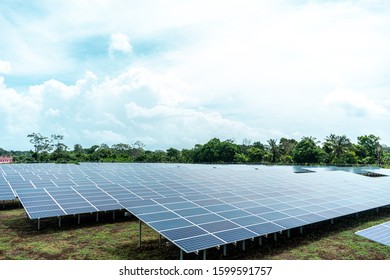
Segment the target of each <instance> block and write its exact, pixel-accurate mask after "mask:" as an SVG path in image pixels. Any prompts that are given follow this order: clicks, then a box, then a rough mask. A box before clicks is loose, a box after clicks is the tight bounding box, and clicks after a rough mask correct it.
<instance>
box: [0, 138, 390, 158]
mask: <svg viewBox="0 0 390 280" xmlns="http://www.w3.org/2000/svg"><path fill="white" fill-rule="evenodd" d="M27 137H28V138H29V139H30V143H31V144H33V147H34V150H31V151H6V150H4V149H1V148H0V155H12V156H13V157H14V161H15V162H57V163H67V162H74V163H76V162H181V163H264V164H327V165H328V164H332V165H356V164H379V165H390V148H389V147H387V146H386V145H383V144H381V143H380V142H379V141H380V138H379V137H378V136H375V135H372V134H370V135H363V136H359V137H358V138H357V143H353V142H352V141H351V140H350V139H349V138H348V137H347V136H345V135H341V136H340V135H334V134H330V135H329V136H327V137H326V138H325V139H324V142H323V143H322V144H321V143H320V142H319V141H317V140H316V139H315V138H314V137H302V139H301V140H300V141H296V140H294V139H287V138H281V139H280V140H279V141H278V139H269V140H268V141H267V143H265V144H263V143H261V142H259V141H257V142H253V143H252V142H251V141H249V140H247V139H246V140H245V141H244V143H243V144H236V143H234V140H231V139H228V140H225V141H221V140H220V139H217V138H213V139H211V140H209V141H208V142H207V143H205V144H197V145H195V146H194V147H193V148H192V149H182V150H178V149H176V148H173V147H172V148H169V149H167V150H166V151H163V150H156V151H149V150H145V145H144V144H143V143H142V142H140V141H137V142H135V143H134V144H132V145H130V144H124V143H119V144H115V145H112V146H111V147H110V146H108V145H107V144H101V145H93V146H92V147H89V148H84V147H82V146H81V145H80V144H76V145H74V147H73V150H70V149H69V148H68V146H67V145H65V144H64V143H63V142H62V141H63V139H64V137H63V136H62V135H54V134H53V135H51V137H50V138H48V137H45V136H42V135H41V134H40V133H32V134H29V135H28V136H27Z"/></svg>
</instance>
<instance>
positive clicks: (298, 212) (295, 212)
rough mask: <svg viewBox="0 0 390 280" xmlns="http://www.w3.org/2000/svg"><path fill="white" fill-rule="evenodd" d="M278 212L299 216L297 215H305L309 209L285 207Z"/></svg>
mask: <svg viewBox="0 0 390 280" xmlns="http://www.w3.org/2000/svg"><path fill="white" fill-rule="evenodd" d="M280 212H282V213H284V214H287V215H290V216H299V215H305V214H309V213H310V212H309V211H306V210H303V209H301V208H293V209H287V210H282V211H280Z"/></svg>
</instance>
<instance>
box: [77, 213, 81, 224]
mask: <svg viewBox="0 0 390 280" xmlns="http://www.w3.org/2000/svg"><path fill="white" fill-rule="evenodd" d="M77 224H78V225H79V224H80V214H78V215H77Z"/></svg>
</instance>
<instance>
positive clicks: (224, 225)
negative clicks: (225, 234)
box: [199, 220, 239, 233]
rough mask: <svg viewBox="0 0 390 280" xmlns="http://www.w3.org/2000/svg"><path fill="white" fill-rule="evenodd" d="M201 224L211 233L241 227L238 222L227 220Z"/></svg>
mask: <svg viewBox="0 0 390 280" xmlns="http://www.w3.org/2000/svg"><path fill="white" fill-rule="evenodd" d="M199 226H200V227H201V228H203V229H205V230H207V231H208V232H211V233H213V232H218V231H223V230H228V229H233V228H237V227H239V226H238V225H237V224H235V223H232V222H230V221H226V220H224V221H217V222H213V223H208V224H202V225H199Z"/></svg>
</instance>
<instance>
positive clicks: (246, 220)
mask: <svg viewBox="0 0 390 280" xmlns="http://www.w3.org/2000/svg"><path fill="white" fill-rule="evenodd" d="M232 222H234V223H236V224H239V225H240V226H250V225H255V224H261V223H266V222H268V221H267V220H265V219H262V218H259V217H257V216H248V217H243V218H236V219H232Z"/></svg>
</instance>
